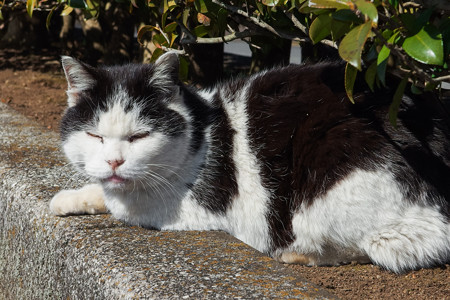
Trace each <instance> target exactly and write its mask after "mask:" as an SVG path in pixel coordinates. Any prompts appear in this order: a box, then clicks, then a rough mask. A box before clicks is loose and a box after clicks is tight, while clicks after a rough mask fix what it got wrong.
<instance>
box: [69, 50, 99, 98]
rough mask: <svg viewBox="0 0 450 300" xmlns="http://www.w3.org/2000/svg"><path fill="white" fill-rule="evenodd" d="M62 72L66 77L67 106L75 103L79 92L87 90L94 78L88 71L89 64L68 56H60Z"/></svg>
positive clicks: (92, 84) (91, 85) (92, 83)
mask: <svg viewBox="0 0 450 300" xmlns="http://www.w3.org/2000/svg"><path fill="white" fill-rule="evenodd" d="M61 62H62V66H63V69H64V74H66V79H67V85H68V89H67V103H68V105H69V107H72V106H74V105H76V104H77V103H78V101H79V99H80V93H81V92H82V91H85V90H89V89H90V88H92V87H93V86H94V84H95V79H94V77H92V74H91V73H89V70H88V69H89V68H90V67H89V66H88V65H86V64H84V63H82V62H80V61H78V60H76V59H75V58H72V57H70V56H62V57H61Z"/></svg>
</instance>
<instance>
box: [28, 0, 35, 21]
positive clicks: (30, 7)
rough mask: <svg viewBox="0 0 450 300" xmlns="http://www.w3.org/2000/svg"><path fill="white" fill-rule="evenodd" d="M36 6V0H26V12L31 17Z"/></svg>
mask: <svg viewBox="0 0 450 300" xmlns="http://www.w3.org/2000/svg"><path fill="white" fill-rule="evenodd" d="M35 7H36V0H27V13H28V15H29V16H30V17H33V10H34V8H35Z"/></svg>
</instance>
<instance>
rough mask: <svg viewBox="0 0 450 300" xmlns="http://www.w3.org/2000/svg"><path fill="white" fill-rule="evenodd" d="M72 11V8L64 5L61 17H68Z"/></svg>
mask: <svg viewBox="0 0 450 300" xmlns="http://www.w3.org/2000/svg"><path fill="white" fill-rule="evenodd" d="M72 11H73V7H70V6H69V5H66V6H65V7H64V9H63V11H62V12H61V16H68V15H70V13H71V12H72Z"/></svg>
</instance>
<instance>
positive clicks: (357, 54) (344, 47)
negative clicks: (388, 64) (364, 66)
mask: <svg viewBox="0 0 450 300" xmlns="http://www.w3.org/2000/svg"><path fill="white" fill-rule="evenodd" d="M371 28H372V22H370V21H368V22H366V23H364V24H362V25H359V26H356V27H355V28H353V29H352V30H351V31H350V32H349V33H348V34H347V35H346V36H345V37H344V38H343V39H342V42H341V44H340V45H339V55H340V56H341V57H342V59H344V60H345V61H347V62H348V63H350V64H351V65H352V66H354V67H355V68H357V69H358V70H361V54H362V51H363V48H364V44H365V43H366V40H367V37H368V36H369V34H370V33H371Z"/></svg>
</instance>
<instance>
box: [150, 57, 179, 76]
mask: <svg viewBox="0 0 450 300" xmlns="http://www.w3.org/2000/svg"><path fill="white" fill-rule="evenodd" d="M154 66H155V74H154V76H153V77H154V78H155V79H156V80H158V81H160V82H161V81H166V82H174V83H176V82H178V72H179V68H180V60H179V59H178V54H177V53H175V52H173V51H169V52H166V53H164V54H163V55H161V56H160V57H159V58H158V59H157V60H156V62H155V65H154Z"/></svg>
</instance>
